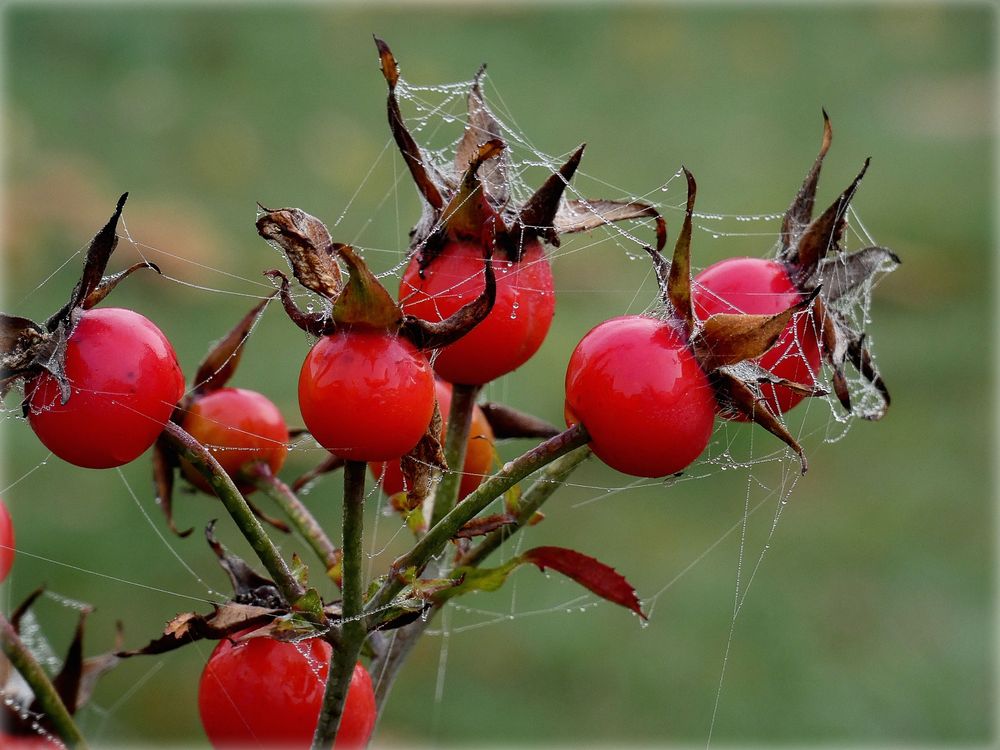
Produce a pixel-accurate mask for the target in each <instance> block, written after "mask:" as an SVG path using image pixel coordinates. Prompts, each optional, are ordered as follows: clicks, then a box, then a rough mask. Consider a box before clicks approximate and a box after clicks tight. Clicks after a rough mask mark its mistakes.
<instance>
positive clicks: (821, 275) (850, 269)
mask: <svg viewBox="0 0 1000 750" xmlns="http://www.w3.org/2000/svg"><path fill="white" fill-rule="evenodd" d="M900 262H901V261H900V259H899V256H898V255H896V253H894V252H893V251H892V250H890V249H889V248H887V247H881V246H879V245H873V246H871V247H865V248H862V249H861V250H858V251H856V252H853V253H847V254H845V253H840V254H838V255H836V256H835V257H832V258H824V259H823V261H822V262H821V263H820V264H819V267H818V268H817V270H816V273H815V281H816V282H818V283H819V284H822V286H823V299H824V300H825V301H826V302H827V303H828V304H833V303H835V302H837V300H839V299H840V298H842V297H844V296H846V295H848V294H850V293H851V292H853V291H854V290H856V289H858V288H859V287H860V286H862V285H863V284H865V283H866V282H867V281H868V280H869V279H871V278H872V277H873V276H875V275H876V274H879V273H887V272H889V271H891V270H893V268H895V267H896V266H897V265H899V264H900Z"/></svg>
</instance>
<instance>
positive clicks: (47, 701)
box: [0, 614, 87, 750]
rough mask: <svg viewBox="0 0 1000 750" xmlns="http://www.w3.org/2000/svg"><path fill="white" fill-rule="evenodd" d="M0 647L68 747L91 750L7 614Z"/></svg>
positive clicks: (0, 631)
mask: <svg viewBox="0 0 1000 750" xmlns="http://www.w3.org/2000/svg"><path fill="white" fill-rule="evenodd" d="M0 645H2V646H3V653H4V655H5V656H6V657H7V658H8V659H9V660H10V663H11V664H13V665H14V668H15V669H17V671H18V672H20V674H21V676H22V677H23V678H24V681H25V682H27V683H28V686H29V687H30V688H31V692H32V693H34V694H35V700H36V701H37V703H38V706H39V707H40V708H41V709H42V711H43V712H44V713H45V715H46V717H48V718H49V720H50V721H51V722H52V726H53V727H55V730H56V733H57V734H58V735H59V737H60V738H61V739H62V741H63V742H65V743H66V746H67V747H69V748H72V749H73V750H87V742H86V740H84V739H83V735H82V734H81V733H80V730H79V728H78V727H77V726H76V724H75V723H74V721H73V717H72V716H71V715H70V712H69V710H68V709H67V708H66V704H65V703H63V701H62V698H60V697H59V693H58V692H57V691H56V688H55V686H54V685H53V684H52V680H50V679H49V676H48V675H47V674H45V670H44V669H42V667H41V665H40V664H39V663H38V662H37V661H36V660H35V657H34V656H33V655H32V654H31V652H30V651H29V650H28V647H27V646H25V645H24V642H23V641H22V640H21V638H20V637H19V636H18V634H17V631H16V630H14V627H13V626H12V625H11V624H10V622H8V620H7V618H6V617H4V616H3V614H0Z"/></svg>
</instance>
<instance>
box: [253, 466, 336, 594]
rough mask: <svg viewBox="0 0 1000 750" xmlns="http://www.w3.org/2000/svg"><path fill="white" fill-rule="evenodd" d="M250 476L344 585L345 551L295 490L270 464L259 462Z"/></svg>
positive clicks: (334, 580)
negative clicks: (329, 535) (273, 470)
mask: <svg viewBox="0 0 1000 750" xmlns="http://www.w3.org/2000/svg"><path fill="white" fill-rule="evenodd" d="M243 473H244V474H246V476H247V477H248V478H249V479H250V480H252V481H253V483H254V486H255V487H257V489H259V490H260V491H261V492H263V493H264V494H265V495H267V496H268V497H269V498H271V499H272V500H274V502H276V503H277V504H278V506H279V507H280V508H281V510H282V511H284V513H285V515H286V516H287V517H288V520H289V521H291V522H292V526H293V527H294V528H295V530H296V531H298V532H299V534H301V535H302V538H303V539H305V540H306V542H307V543H308V544H309V546H310V547H311V548H312V550H313V552H315V553H316V556H317V557H318V558H319V559H320V560H321V561H322V563H323V565H324V566H326V574H327V576H329V578H330V579H331V580H332V581H333V582H334V583H336V584H337V586H340V585H341V577H342V574H341V569H340V564H341V560H342V559H343V552H342V551H341V550H339V549H337V548H336V546H334V544H333V542H331V541H330V537H328V536H327V535H326V532H325V531H324V530H323V527H322V526H320V525H319V522H318V521H317V520H316V517H315V516H313V514H312V513H311V512H310V511H309V509H308V508H307V507H306V506H305V503H303V502H302V501H301V500H299V498H298V495H296V494H295V492H293V491H292V488H291V487H289V486H288V485H287V484H285V483H284V482H283V481H281V479H279V478H278V477H276V476H275V475H274V473H273V472H272V471H271V467H269V466H268V465H267V464H266V463H263V462H258V463H256V464H254V466H253V468H252V469H248V470H244V472H243Z"/></svg>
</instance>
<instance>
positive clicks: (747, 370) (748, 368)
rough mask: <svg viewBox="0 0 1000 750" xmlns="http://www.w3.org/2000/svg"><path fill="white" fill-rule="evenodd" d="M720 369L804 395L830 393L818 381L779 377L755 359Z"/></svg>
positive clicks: (752, 380)
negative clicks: (799, 381) (811, 382)
mask: <svg viewBox="0 0 1000 750" xmlns="http://www.w3.org/2000/svg"><path fill="white" fill-rule="evenodd" d="M718 369H719V371H721V372H725V373H726V374H728V375H732V376H733V377H735V378H739V379H740V380H742V381H743V382H744V383H757V384H758V385H763V384H765V383H767V384H769V385H780V386H782V387H783V388H788V389H789V390H791V391H794V392H795V393H800V394H802V395H803V396H826V395H827V394H828V393H829V391H828V390H826V388H824V387H823V386H821V385H819V384H818V383H816V384H813V385H809V384H808V383H796V382H795V381H792V380H788V379H787V378H779V377H778V376H776V375H775V374H774V373H772V372H770V371H768V370H765V369H764V368H763V367H761V366H760V365H759V364H757V363H756V362H754V361H753V360H744V361H743V362H737V363H736V364H734V365H725V366H723V367H720V368H718Z"/></svg>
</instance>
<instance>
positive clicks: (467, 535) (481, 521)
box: [454, 513, 517, 539]
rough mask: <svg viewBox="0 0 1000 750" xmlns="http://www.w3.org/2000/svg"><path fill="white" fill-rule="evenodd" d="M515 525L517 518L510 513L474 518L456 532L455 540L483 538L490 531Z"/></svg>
mask: <svg viewBox="0 0 1000 750" xmlns="http://www.w3.org/2000/svg"><path fill="white" fill-rule="evenodd" d="M516 523H517V516H514V515H511V514H510V513H497V514H495V515H492V516H484V517H482V518H474V519H472V520H471V521H469V522H468V523H467V524H465V526H463V527H462V528H460V529H459V530H458V533H457V534H455V537H454V538H455V539H472V538H473V537H477V536H484V535H486V534H489V533H490V532H491V531H496V530H497V529H502V528H503V527H504V526H512V525H514V524H516Z"/></svg>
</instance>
